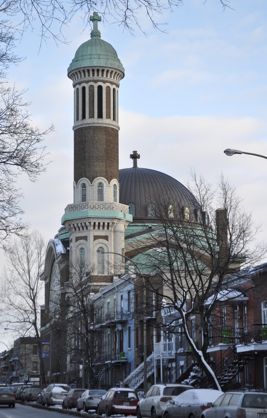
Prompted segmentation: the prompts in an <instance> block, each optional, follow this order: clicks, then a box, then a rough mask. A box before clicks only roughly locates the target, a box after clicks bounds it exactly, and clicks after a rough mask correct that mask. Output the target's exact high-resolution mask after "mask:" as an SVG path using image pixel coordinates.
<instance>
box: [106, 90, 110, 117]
mask: <svg viewBox="0 0 267 418" xmlns="http://www.w3.org/2000/svg"><path fill="white" fill-rule="evenodd" d="M106 118H107V119H110V87H109V86H107V87H106Z"/></svg>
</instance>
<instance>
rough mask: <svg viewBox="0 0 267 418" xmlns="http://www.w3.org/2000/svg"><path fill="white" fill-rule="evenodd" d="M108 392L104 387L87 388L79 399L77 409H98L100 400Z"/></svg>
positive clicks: (86, 410)
mask: <svg viewBox="0 0 267 418" xmlns="http://www.w3.org/2000/svg"><path fill="white" fill-rule="evenodd" d="M106 393H107V391H106V390H104V389H86V391H85V392H83V394H82V396H81V397H80V398H79V399H78V400H77V406H76V408H77V411H81V410H82V409H83V410H84V411H85V412H88V411H91V410H94V411H96V410H97V407H98V404H99V402H100V401H101V399H102V398H103V396H104V395H105V394H106Z"/></svg>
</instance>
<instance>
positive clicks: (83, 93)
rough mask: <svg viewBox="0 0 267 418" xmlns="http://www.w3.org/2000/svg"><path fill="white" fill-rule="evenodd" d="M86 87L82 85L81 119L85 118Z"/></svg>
mask: <svg viewBox="0 0 267 418" xmlns="http://www.w3.org/2000/svg"><path fill="white" fill-rule="evenodd" d="M85 97H86V89H85V87H84V86H83V87H82V119H85V118H86V99H85Z"/></svg>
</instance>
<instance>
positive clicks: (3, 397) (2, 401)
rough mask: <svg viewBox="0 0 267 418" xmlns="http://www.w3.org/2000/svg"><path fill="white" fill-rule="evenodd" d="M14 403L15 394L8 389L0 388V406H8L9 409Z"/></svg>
mask: <svg viewBox="0 0 267 418" xmlns="http://www.w3.org/2000/svg"><path fill="white" fill-rule="evenodd" d="M15 401H16V397H15V394H14V392H13V391H12V389H11V388H10V387H0V405H8V407H9V408H14V407H15Z"/></svg>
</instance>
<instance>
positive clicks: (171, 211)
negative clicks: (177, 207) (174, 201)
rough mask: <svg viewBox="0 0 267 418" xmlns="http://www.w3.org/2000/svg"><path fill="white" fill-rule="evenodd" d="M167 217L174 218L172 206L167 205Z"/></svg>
mask: <svg viewBox="0 0 267 418" xmlns="http://www.w3.org/2000/svg"><path fill="white" fill-rule="evenodd" d="M168 218H169V219H173V218H174V210H173V206H172V205H169V207H168Z"/></svg>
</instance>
